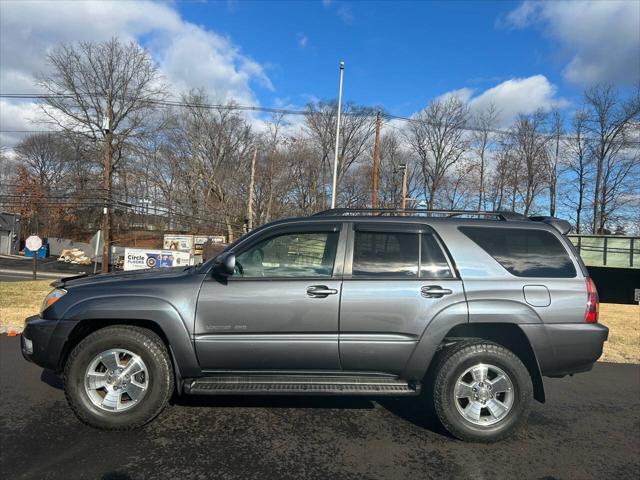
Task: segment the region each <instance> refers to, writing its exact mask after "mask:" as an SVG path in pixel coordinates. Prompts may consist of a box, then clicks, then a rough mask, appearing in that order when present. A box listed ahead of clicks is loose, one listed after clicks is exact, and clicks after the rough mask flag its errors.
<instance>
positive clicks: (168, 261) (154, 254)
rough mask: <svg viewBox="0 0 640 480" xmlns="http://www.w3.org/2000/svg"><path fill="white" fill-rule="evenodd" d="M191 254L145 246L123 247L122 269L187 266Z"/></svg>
mask: <svg viewBox="0 0 640 480" xmlns="http://www.w3.org/2000/svg"><path fill="white" fill-rule="evenodd" d="M190 261H191V254H190V253H188V252H179V251H176V250H153V249H147V248H125V249H124V270H142V269H145V268H165V267H187V266H189V263H190Z"/></svg>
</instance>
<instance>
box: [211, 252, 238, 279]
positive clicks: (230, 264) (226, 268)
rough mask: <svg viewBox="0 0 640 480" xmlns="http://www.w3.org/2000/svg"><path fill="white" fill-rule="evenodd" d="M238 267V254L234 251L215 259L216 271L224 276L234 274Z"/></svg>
mask: <svg viewBox="0 0 640 480" xmlns="http://www.w3.org/2000/svg"><path fill="white" fill-rule="evenodd" d="M235 269H236V256H235V254H234V253H233V252H225V253H223V254H221V255H220V256H219V257H218V258H217V259H216V261H215V265H214V272H215V273H217V274H218V275H222V276H223V277H228V276H230V275H233V272H234V271H235Z"/></svg>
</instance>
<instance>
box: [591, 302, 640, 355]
mask: <svg viewBox="0 0 640 480" xmlns="http://www.w3.org/2000/svg"><path fill="white" fill-rule="evenodd" d="M599 321H600V323H602V324H603V325H606V326H607V327H609V340H608V341H607V342H606V343H605V344H604V353H603V354H602V357H600V361H601V362H615V363H640V307H639V306H638V305H617V304H615V303H601V304H600V320H599Z"/></svg>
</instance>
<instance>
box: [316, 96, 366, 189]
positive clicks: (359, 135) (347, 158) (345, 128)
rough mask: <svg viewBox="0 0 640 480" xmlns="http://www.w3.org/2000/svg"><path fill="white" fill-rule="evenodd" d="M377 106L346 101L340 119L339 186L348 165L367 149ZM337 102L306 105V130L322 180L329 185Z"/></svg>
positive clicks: (360, 156) (334, 139)
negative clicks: (317, 155)
mask: <svg viewBox="0 0 640 480" xmlns="http://www.w3.org/2000/svg"><path fill="white" fill-rule="evenodd" d="M375 115H376V109H375V108H370V107H361V106H358V105H355V104H354V103H352V102H347V103H345V105H344V106H343V109H342V118H341V121H340V151H339V152H338V179H337V181H338V186H339V185H340V180H341V179H342V177H344V175H345V174H346V173H347V171H348V170H349V168H350V167H351V166H352V165H353V164H354V163H355V162H357V161H358V160H360V159H361V158H362V156H363V155H364V154H365V153H366V152H368V151H369V150H370V148H369V144H370V142H371V139H372V137H373V134H374V132H375V123H376V122H375ZM336 116H337V102H336V101H335V100H332V101H330V102H317V103H310V104H308V105H307V115H306V117H305V126H306V130H307V132H308V134H309V136H310V138H311V139H312V140H313V142H314V143H315V145H316V148H317V149H318V151H319V158H320V161H321V163H322V166H323V183H324V184H325V185H328V184H329V178H330V175H331V174H330V172H332V159H333V153H334V150H335V143H336Z"/></svg>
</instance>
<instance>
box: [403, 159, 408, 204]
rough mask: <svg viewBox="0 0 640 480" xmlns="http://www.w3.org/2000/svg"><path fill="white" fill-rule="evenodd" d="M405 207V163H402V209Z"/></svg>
mask: <svg viewBox="0 0 640 480" xmlns="http://www.w3.org/2000/svg"><path fill="white" fill-rule="evenodd" d="M406 207H407V164H406V163H405V164H404V165H402V210H404V209H405V208H406Z"/></svg>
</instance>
